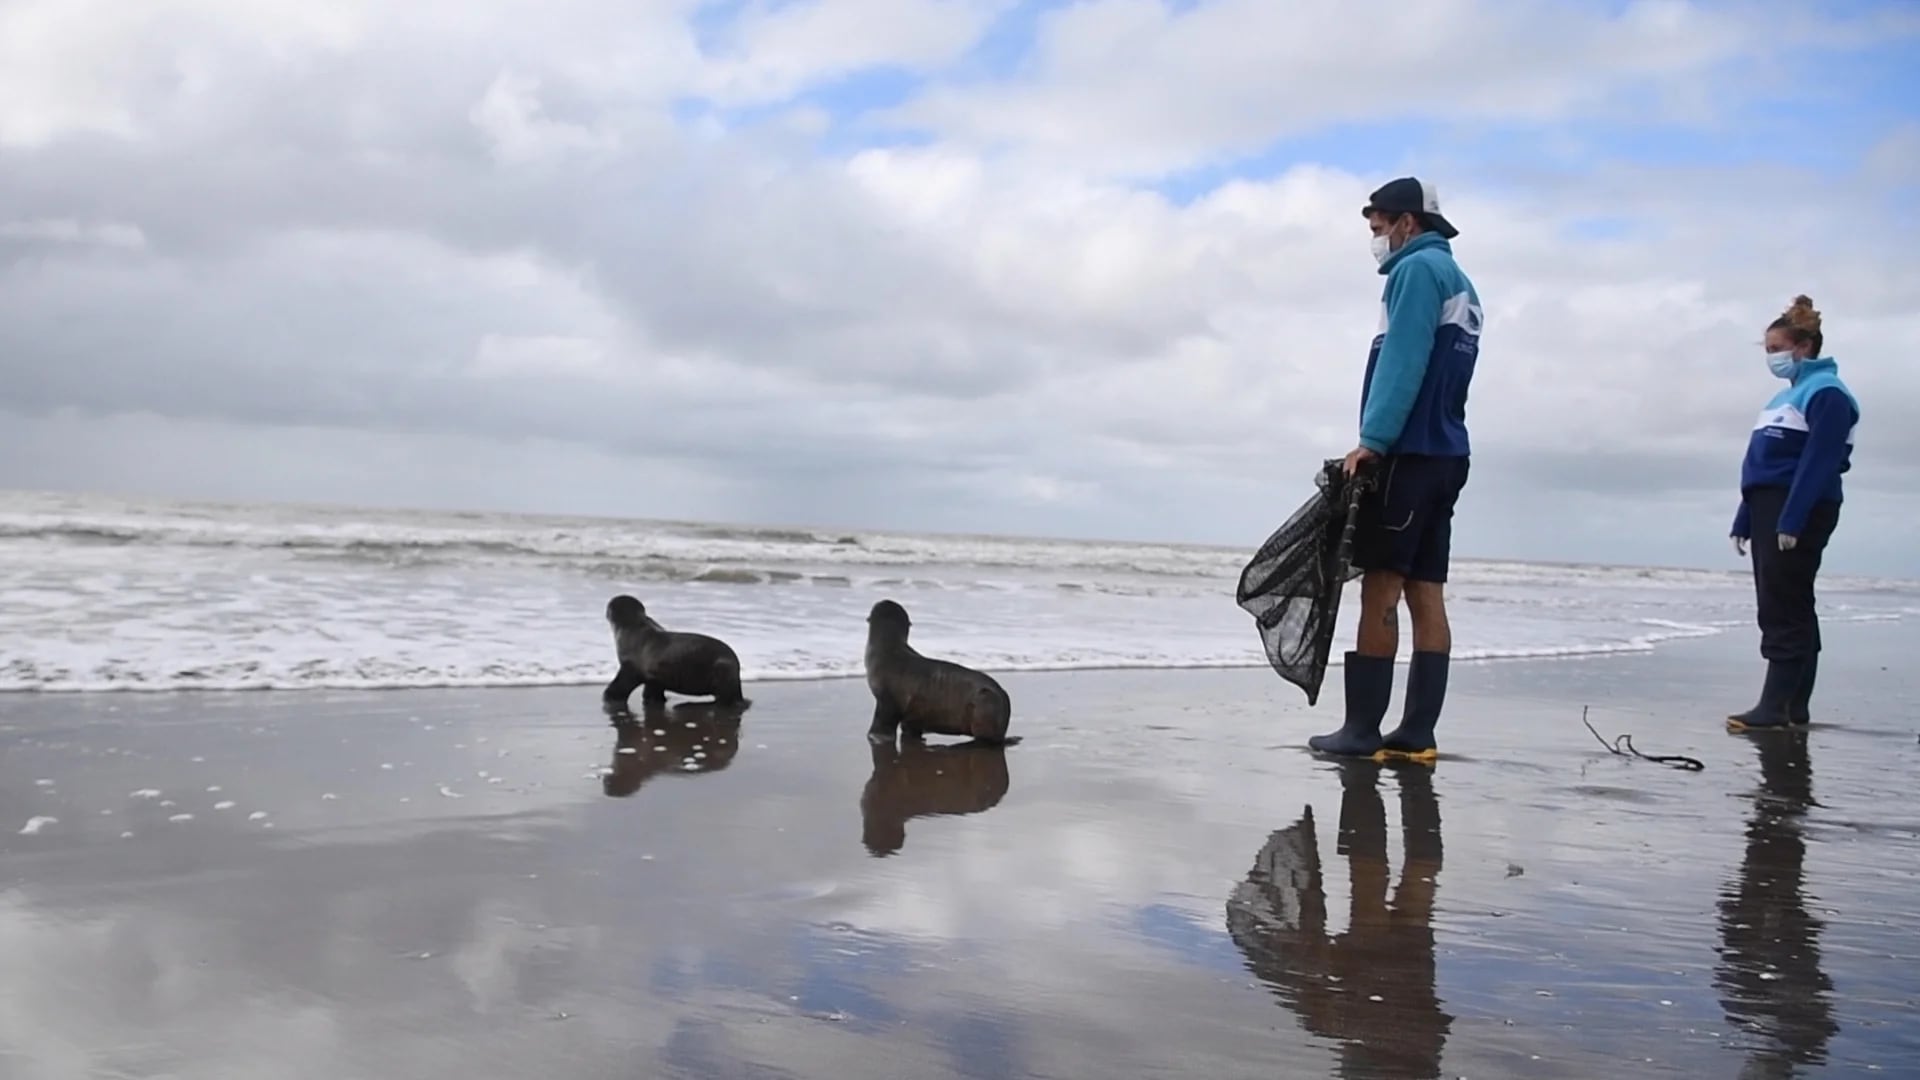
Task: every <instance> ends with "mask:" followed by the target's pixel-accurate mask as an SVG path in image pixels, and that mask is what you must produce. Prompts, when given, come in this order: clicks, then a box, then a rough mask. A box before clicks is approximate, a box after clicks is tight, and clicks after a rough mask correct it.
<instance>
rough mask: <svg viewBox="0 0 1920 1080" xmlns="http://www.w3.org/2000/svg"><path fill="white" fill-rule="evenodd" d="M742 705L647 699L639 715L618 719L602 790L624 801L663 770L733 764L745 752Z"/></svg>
mask: <svg viewBox="0 0 1920 1080" xmlns="http://www.w3.org/2000/svg"><path fill="white" fill-rule="evenodd" d="M741 708H742V707H741V706H739V705H715V704H713V703H711V702H706V701H699V702H695V701H683V702H681V703H680V704H678V705H675V706H673V707H672V708H671V709H669V708H668V707H667V706H666V705H664V704H662V703H660V702H657V701H646V702H642V703H641V706H640V715H639V716H634V715H633V714H632V713H627V714H625V715H622V716H617V717H615V718H614V721H613V730H614V744H613V761H612V762H611V763H610V764H609V768H610V770H611V771H609V772H606V773H603V774H602V775H601V777H600V790H601V791H602V792H604V793H605V794H606V795H607V796H608V797H609V798H615V799H624V798H626V797H628V796H629V795H632V794H633V793H634V792H637V791H639V790H640V787H641V785H643V784H645V783H646V782H647V781H649V780H651V779H653V778H654V777H656V776H658V775H660V774H661V773H674V774H677V775H682V776H701V775H704V774H706V773H711V772H719V771H720V770H722V769H724V768H726V767H727V766H729V765H731V764H733V757H734V755H735V754H738V753H739V752H740V712H741ZM689 762H691V764H689Z"/></svg>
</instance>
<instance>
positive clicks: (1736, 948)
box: [1713, 731, 1839, 1076]
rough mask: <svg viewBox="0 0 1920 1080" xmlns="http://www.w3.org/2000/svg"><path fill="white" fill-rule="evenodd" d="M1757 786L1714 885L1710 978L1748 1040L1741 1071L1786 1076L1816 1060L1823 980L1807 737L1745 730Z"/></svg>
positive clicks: (1826, 1006) (1826, 1002)
mask: <svg viewBox="0 0 1920 1080" xmlns="http://www.w3.org/2000/svg"><path fill="white" fill-rule="evenodd" d="M1752 741H1753V743H1754V745H1755V747H1756V748H1758V750H1759V751H1760V789H1759V790H1758V791H1756V792H1755V793H1754V796H1753V813H1752V816H1751V817H1750V818H1748V820H1747V849H1746V855H1745V857H1744V858H1742V859H1741V860H1740V869H1739V872H1738V873H1737V874H1736V875H1735V877H1734V878H1733V880H1731V881H1728V882H1727V883H1726V884H1725V885H1724V886H1723V887H1722V888H1721V890H1720V904H1719V907H1720V962H1719V964H1717V965H1716V966H1715V968H1714V976H1713V984H1714V986H1715V988H1716V989H1718V990H1719V991H1720V1004H1721V1007H1722V1008H1723V1009H1725V1010H1726V1014H1727V1020H1728V1021H1729V1022H1730V1023H1732V1024H1735V1025H1737V1026H1739V1027H1740V1028H1742V1029H1744V1030H1745V1031H1747V1032H1748V1033H1750V1034H1751V1035H1753V1036H1756V1037H1758V1039H1759V1040H1760V1041H1759V1043H1758V1044H1757V1045H1755V1046H1753V1047H1752V1048H1751V1050H1750V1052H1749V1055H1748V1060H1747V1067H1746V1069H1745V1070H1743V1071H1742V1073H1741V1075H1742V1076H1790V1075H1792V1074H1793V1073H1794V1072H1795V1070H1796V1067H1797V1066H1809V1065H1818V1064H1821V1063H1823V1062H1824V1061H1826V1057H1827V1042H1828V1040H1829V1039H1831V1038H1832V1037H1833V1036H1834V1034H1835V1032H1837V1031H1838V1030H1839V1027H1838V1025H1836V1024H1835V1023H1834V1019H1833V1004H1832V1000H1831V995H1832V993H1833V981H1832V980H1831V979H1829V978H1828V977H1827V974H1826V972H1825V971H1823V970H1821V967H1820V946H1819V941H1818V939H1819V936H1820V932H1821V931H1822V930H1823V929H1824V925H1823V924H1822V923H1821V921H1820V919H1819V918H1817V917H1816V916H1814V915H1813V914H1812V913H1811V912H1809V911H1808V910H1807V901H1806V896H1805V894H1804V892H1803V890H1804V888H1805V883H1806V859H1807V842H1806V838H1805V837H1804V836H1803V835H1802V834H1801V831H1800V830H1801V823H1802V819H1803V818H1804V817H1805V815H1806V812H1807V808H1808V807H1810V806H1812V805H1813V766H1812V762H1811V760H1810V758H1809V757H1808V755H1807V733H1806V732H1804V731H1793V732H1785V731H1783V732H1766V733H1764V734H1760V735H1755V736H1754V737H1753V740H1752Z"/></svg>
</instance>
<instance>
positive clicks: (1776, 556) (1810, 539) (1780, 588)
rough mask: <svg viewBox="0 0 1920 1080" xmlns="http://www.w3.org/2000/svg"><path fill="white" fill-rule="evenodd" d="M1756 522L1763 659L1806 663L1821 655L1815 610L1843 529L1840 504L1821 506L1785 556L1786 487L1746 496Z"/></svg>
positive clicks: (1817, 505) (1755, 566) (1755, 564)
mask: <svg viewBox="0 0 1920 1080" xmlns="http://www.w3.org/2000/svg"><path fill="white" fill-rule="evenodd" d="M1746 499H1747V512H1748V514H1749V515H1750V516H1751V520H1752V523H1753V529H1752V532H1753V588H1754V593H1755V595H1756V597H1757V598H1758V600H1759V602H1760V604H1759V610H1758V615H1759V622H1760V655H1761V656H1763V657H1765V658H1766V659H1768V660H1789V661H1791V660H1806V659H1809V658H1811V657H1812V656H1813V655H1814V654H1816V653H1818V652H1819V651H1820V617H1819V616H1818V615H1816V614H1815V613H1814V610H1813V579H1814V578H1815V577H1816V576H1818V575H1819V573H1820V558H1821V556H1822V555H1823V554H1825V552H1826V550H1827V541H1828V540H1829V539H1831V538H1832V537H1833V530H1834V527H1835V526H1836V525H1838V524H1840V504H1839V503H1837V502H1820V503H1815V504H1814V507H1813V511H1812V512H1811V513H1809V514H1808V515H1807V524H1806V527H1805V528H1804V529H1802V530H1801V532H1800V535H1799V536H1798V537H1796V538H1795V539H1796V541H1797V542H1796V543H1795V545H1794V547H1793V550H1792V551H1781V550H1780V541H1779V539H1778V533H1777V529H1778V527H1779V522H1780V510H1781V508H1782V507H1784V506H1785V505H1786V502H1787V492H1786V489H1785V488H1777V487H1762V488H1752V489H1750V490H1748V492H1747V494H1746Z"/></svg>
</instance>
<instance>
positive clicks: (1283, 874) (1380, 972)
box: [1227, 761, 1453, 1080]
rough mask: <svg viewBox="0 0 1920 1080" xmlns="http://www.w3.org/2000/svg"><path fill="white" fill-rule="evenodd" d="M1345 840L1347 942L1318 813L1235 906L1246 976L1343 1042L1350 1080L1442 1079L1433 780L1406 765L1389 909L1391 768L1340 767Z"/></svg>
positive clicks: (1447, 1019)
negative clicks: (1387, 780)
mask: <svg viewBox="0 0 1920 1080" xmlns="http://www.w3.org/2000/svg"><path fill="white" fill-rule="evenodd" d="M1338 768H1339V770H1340V786H1341V797H1340V834H1339V838H1338V840H1337V842H1336V844H1335V850H1337V851H1338V852H1340V853H1341V854H1343V855H1345V856H1346V857H1347V877H1348V881H1349V886H1350V888H1349V892H1350V894H1351V901H1350V907H1349V912H1348V916H1347V921H1348V926H1347V930H1346V932H1345V933H1342V934H1340V935H1338V936H1337V937H1329V936H1328V934H1327V895H1326V887H1325V883H1324V880H1323V877H1322V874H1321V869H1320V848H1319V842H1318V837H1317V836H1316V835H1315V833H1314V820H1313V807H1311V806H1308V807H1307V808H1306V809H1305V810H1304V811H1302V812H1301V815H1300V820H1299V821H1297V822H1295V823H1294V824H1292V825H1290V826H1288V827H1287V828H1284V829H1281V830H1279V831H1277V832H1275V833H1274V834H1273V835H1272V836H1270V837H1268V839H1267V842H1266V845H1265V846H1263V847H1262V848H1261V849H1260V853H1259V855H1257V856H1256V857H1255V859H1254V865H1253V870H1252V871H1251V872H1250V873H1248V875H1247V879H1246V880H1245V881H1244V882H1242V883H1241V884H1240V885H1239V887H1238V888H1236V889H1235V890H1234V892H1233V895H1232V896H1231V897H1229V898H1228V900H1227V933H1228V935H1229V936H1231V937H1232V938H1233V941H1234V944H1235V945H1238V946H1239V947H1240V951H1241V952H1242V953H1243V954H1244V955H1245V956H1246V958H1247V967H1248V969H1249V970H1251V971H1252V972H1253V973H1254V975H1255V976H1257V977H1258V978H1259V979H1260V980H1261V981H1262V982H1264V983H1266V984H1268V985H1269V986H1271V987H1272V988H1273V989H1274V993H1275V995H1276V996H1277V997H1279V999H1280V1000H1281V1002H1282V1003H1284V1004H1285V1005H1286V1006H1287V1007H1288V1008H1289V1009H1292V1010H1293V1011H1294V1012H1296V1013H1298V1014H1299V1016H1300V1020H1301V1022H1302V1023H1303V1024H1304V1025H1305V1026H1306V1028H1307V1030H1308V1031H1310V1032H1312V1033H1313V1034H1315V1035H1318V1036H1321V1037H1322V1038H1327V1039H1333V1040H1336V1041H1338V1042H1339V1044H1340V1068H1339V1075H1340V1076H1342V1077H1348V1078H1352V1080H1358V1078H1360V1077H1416V1078H1422V1080H1425V1078H1431V1077H1438V1076H1439V1075H1440V1051H1441V1048H1442V1047H1443V1046H1444V1045H1445V1043H1446V1039H1447V1033H1448V1031H1449V1030H1450V1029H1451V1027H1452V1024H1453V1017H1452V1016H1451V1015H1449V1014H1448V1013H1446V1012H1444V1011H1443V1010H1442V1009H1441V1008H1440V1001H1439V999H1438V997H1437V996H1436V995H1435V992H1434V957H1433V921H1432V920H1433V897H1434V889H1435V882H1436V881H1437V879H1438V878H1439V875H1440V864H1441V846H1440V806H1439V803H1438V801H1437V800H1436V799H1435V798H1434V793H1433V773H1432V770H1431V769H1429V768H1427V767H1425V766H1419V765H1409V766H1395V767H1393V772H1394V775H1395V776H1396V777H1397V778H1398V780H1399V786H1400V831H1401V844H1402V847H1403V849H1404V857H1403V859H1402V861H1401V866H1400V884H1399V886H1398V887H1397V888H1395V889H1394V890H1393V898H1392V902H1391V903H1389V902H1388V898H1387V887H1388V883H1389V881H1390V879H1391V877H1392V874H1391V872H1390V871H1389V869H1388V867H1387V814H1386V807H1385V805H1384V803H1383V802H1382V801H1381V798H1380V788H1379V781H1380V772H1381V769H1382V768H1383V766H1381V765H1379V764H1376V763H1374V762H1371V761H1351V762H1346V761H1343V762H1340V763H1339V764H1338Z"/></svg>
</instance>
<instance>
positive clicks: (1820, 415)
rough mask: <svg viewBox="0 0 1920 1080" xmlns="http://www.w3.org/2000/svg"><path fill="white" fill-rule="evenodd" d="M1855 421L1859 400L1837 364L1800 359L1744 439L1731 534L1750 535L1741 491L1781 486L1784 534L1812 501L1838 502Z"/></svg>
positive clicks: (1799, 524) (1803, 518) (1803, 520)
mask: <svg viewBox="0 0 1920 1080" xmlns="http://www.w3.org/2000/svg"><path fill="white" fill-rule="evenodd" d="M1859 422H1860V403H1859V402H1858V401H1856V400H1855V399H1854V396H1853V391H1851V390H1849V389H1847V385H1846V384H1845V383H1843V382H1841V381H1840V365H1839V364H1837V363H1835V362H1834V360H1833V358H1832V357H1826V356H1822V357H1817V358H1813V359H1808V360H1802V361H1800V364H1799V367H1798V370H1796V371H1795V372H1794V374H1793V381H1792V382H1791V383H1789V384H1788V385H1787V388H1786V389H1785V390H1782V391H1780V392H1779V393H1778V394H1775V395H1774V396H1773V400H1771V401H1769V402H1767V407H1766V408H1764V409H1762V410H1760V418H1759V420H1757V421H1756V422H1755V423H1754V425H1753V435H1752V436H1751V437H1749V438H1748V440H1747V457H1746V460H1745V461H1743V462H1741V465H1740V494H1741V499H1740V509H1739V510H1738V511H1736V512H1735V514H1734V517H1733V535H1735V536H1737V537H1740V538H1741V539H1751V537H1752V532H1753V528H1752V525H1751V524H1750V523H1749V520H1748V517H1749V511H1748V509H1747V500H1746V493H1747V492H1749V491H1752V490H1753V489H1754V488H1760V487H1775V488H1786V489H1787V503H1786V506H1785V507H1784V508H1782V509H1781V511H1780V523H1779V525H1778V526H1777V529H1778V531H1779V532H1781V533H1784V534H1786V535H1787V536H1799V535H1800V533H1801V530H1803V529H1805V528H1806V527H1807V515H1808V514H1810V513H1812V512H1813V508H1814V506H1815V505H1817V504H1819V503H1823V502H1834V503H1838V502H1840V501H1841V491H1840V474H1841V473H1844V472H1846V471H1847V470H1848V469H1850V468H1852V466H1853V430H1854V427H1855V426H1856V425H1858V424H1859Z"/></svg>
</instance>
